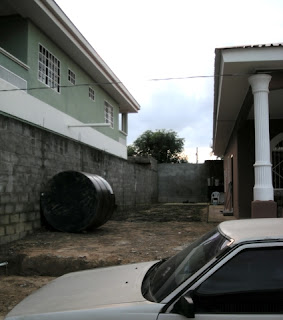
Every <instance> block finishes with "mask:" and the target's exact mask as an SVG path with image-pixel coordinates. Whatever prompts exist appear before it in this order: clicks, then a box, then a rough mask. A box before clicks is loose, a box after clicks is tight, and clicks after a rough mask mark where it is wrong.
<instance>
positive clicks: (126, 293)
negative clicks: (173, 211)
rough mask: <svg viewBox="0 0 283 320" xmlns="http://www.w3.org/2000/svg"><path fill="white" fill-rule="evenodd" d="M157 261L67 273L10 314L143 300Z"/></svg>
mask: <svg viewBox="0 0 283 320" xmlns="http://www.w3.org/2000/svg"><path fill="white" fill-rule="evenodd" d="M156 262H157V261H152V262H144V263H137V264H130V265H123V266H116V267H107V268H99V269H93V270H86V271H80V272H73V273H68V274H66V275H64V276H62V277H59V278H57V279H55V280H53V281H51V282H50V283H48V284H47V285H46V286H44V287H42V288H41V289H39V290H37V291H36V292H34V293H33V294H31V295H30V296H28V297H27V298H25V299H24V300H23V301H22V302H20V303H19V304H18V305H17V306H16V307H15V308H14V309H13V310H12V311H11V312H10V313H9V314H8V316H7V318H6V319H10V317H11V319H12V318H13V317H15V316H18V315H20V316H24V315H28V314H30V315H31V314H43V313H50V312H51V313H52V312H61V311H71V310H83V309H93V308H97V307H104V306H110V305H119V304H125V303H133V302H143V301H145V298H144V297H143V295H142V293H141V285H142V281H143V278H144V276H145V274H146V272H147V271H148V270H149V269H150V267H151V266H153V265H154V264H155V263H156Z"/></svg>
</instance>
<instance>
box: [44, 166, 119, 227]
mask: <svg viewBox="0 0 283 320" xmlns="http://www.w3.org/2000/svg"><path fill="white" fill-rule="evenodd" d="M40 202H41V210H42V213H43V216H44V218H45V219H46V221H47V223H48V224H50V226H52V227H53V228H55V229H57V230H60V231H63V232H80V231H84V230H92V229H95V228H98V227H99V226H101V225H103V224H104V223H105V222H107V221H108V220H109V219H110V217H111V215H112V214H113V211H114V208H115V196H114V193H113V191H112V188H111V186H110V185H109V183H108V182H107V181H106V180H105V179H103V178H102V177H100V176H98V175H94V174H90V173H85V172H77V171H64V172H60V173H58V174H57V175H55V176H54V177H53V178H52V179H51V180H50V181H49V182H48V184H47V186H46V189H45V190H44V191H43V192H42V193H41V198H40Z"/></svg>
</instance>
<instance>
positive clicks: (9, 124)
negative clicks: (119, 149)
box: [0, 114, 157, 244]
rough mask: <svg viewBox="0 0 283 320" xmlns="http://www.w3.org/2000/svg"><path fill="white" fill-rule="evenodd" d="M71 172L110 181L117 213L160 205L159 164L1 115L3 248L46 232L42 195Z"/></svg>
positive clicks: (0, 227)
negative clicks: (116, 153) (50, 183)
mask: <svg viewBox="0 0 283 320" xmlns="http://www.w3.org/2000/svg"><path fill="white" fill-rule="evenodd" d="M67 170H75V171H83V172H88V173H92V174H97V175H99V176H102V177H103V178H105V179H106V180H107V181H108V182H109V184H110V185H111V187H112V188H113V191H114V193H115V197H116V204H117V208H118V210H122V209H123V208H128V207H132V206H135V205H139V204H148V203H151V202H157V171H156V164H155V162H154V161H150V162H148V163H146V164H140V163H133V162H128V161H126V160H124V159H121V158H118V157H115V156H112V155H110V154H107V153H105V152H103V151H100V150H97V149H94V148H91V147H89V146H87V145H84V144H81V143H79V142H76V141H73V140H70V139H68V138H65V137H62V136H59V135H56V134H54V133H52V132H48V131H45V130H43V129H41V128H37V127H34V126H32V125H30V124H27V123H24V122H21V121H19V120H17V119H13V118H10V117H7V116H6V115H3V114H2V115H1V114H0V244H4V243H8V242H11V241H14V240H17V239H20V238H22V237H24V236H25V235H27V234H28V233H31V232H32V231H33V230H35V229H37V228H39V227H40V226H41V219H40V203H39V199H40V193H41V192H42V191H43V190H44V186H45V185H46V183H47V182H48V180H49V179H51V178H52V177H53V176H54V175H55V174H57V173H59V172H61V171H67Z"/></svg>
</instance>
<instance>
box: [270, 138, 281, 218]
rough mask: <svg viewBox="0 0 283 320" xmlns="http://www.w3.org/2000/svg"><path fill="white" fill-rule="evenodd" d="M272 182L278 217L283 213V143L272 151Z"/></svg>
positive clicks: (278, 144)
mask: <svg viewBox="0 0 283 320" xmlns="http://www.w3.org/2000/svg"><path fill="white" fill-rule="evenodd" d="M271 160H272V182H273V188H274V201H276V202H277V208H278V209H277V210H278V216H279V217H282V213H283V141H280V142H279V143H277V145H276V146H275V147H274V148H273V150H272V159H271Z"/></svg>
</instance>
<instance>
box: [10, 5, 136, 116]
mask: <svg viewBox="0 0 283 320" xmlns="http://www.w3.org/2000/svg"><path fill="white" fill-rule="evenodd" d="M9 5H11V6H13V8H14V10H15V11H16V12H17V13H18V14H20V15H22V16H23V17H25V18H28V19H29V20H30V21H32V22H33V23H34V24H35V25H37V26H38V27H39V28H41V29H42V30H44V32H45V33H46V34H47V36H49V37H50V38H51V39H52V41H54V43H56V45H58V46H59V47H60V48H61V49H62V50H64V51H65V52H67V53H68V55H69V56H70V57H71V58H72V59H73V60H74V61H75V62H76V63H77V64H78V65H79V66H80V67H81V68H82V69H84V70H85V71H86V72H87V73H88V74H89V75H90V76H91V77H92V78H93V79H94V80H95V82H96V83H98V85H99V86H100V87H102V88H103V89H104V90H105V91H106V92H107V93H108V94H109V95H110V96H111V97H112V98H113V99H114V100H115V101H116V102H117V103H118V104H119V107H120V112H125V113H128V112H138V111H139V110H140V106H139V104H138V103H137V101H136V100H135V99H134V98H133V96H132V95H131V94H130V93H129V91H128V90H127V89H126V87H125V86H124V85H123V83H122V82H121V81H120V80H119V79H118V78H117V76H116V75H115V74H114V73H113V71H112V70H111V69H110V68H109V67H108V65H107V64H106V63H105V62H104V60H103V59H102V58H101V57H100V56H99V54H98V53H97V52H96V51H95V50H94V49H93V47H92V46H91V45H90V44H89V42H88V41H87V40H86V39H85V38H84V37H83V35H82V34H81V33H80V32H79V30H78V29H77V28H76V27H75V25H74V24H73V23H72V22H71V20H70V19H69V18H68V17H67V16H66V15H65V13H64V12H63V11H62V10H61V8H60V7H59V6H58V5H57V4H56V2H55V1H53V0H25V1H22V0H9ZM39 13H40V14H39Z"/></svg>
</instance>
